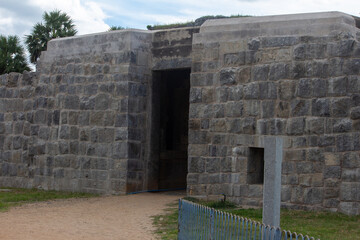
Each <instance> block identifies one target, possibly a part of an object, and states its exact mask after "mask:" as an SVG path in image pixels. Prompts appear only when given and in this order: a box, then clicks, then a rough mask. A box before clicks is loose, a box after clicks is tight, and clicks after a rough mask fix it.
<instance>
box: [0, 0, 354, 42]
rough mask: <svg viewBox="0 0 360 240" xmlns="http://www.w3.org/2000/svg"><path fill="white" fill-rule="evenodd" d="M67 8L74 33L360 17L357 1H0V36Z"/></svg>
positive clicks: (18, 32) (23, 30)
mask: <svg viewBox="0 0 360 240" xmlns="http://www.w3.org/2000/svg"><path fill="white" fill-rule="evenodd" d="M54 9H58V10H62V11H64V12H66V13H67V14H68V15H70V16H71V18H72V19H73V20H74V21H75V24H76V26H77V30H78V34H88V33H95V32H103V31H106V30H107V29H109V26H113V25H115V26H123V27H130V28H139V29H146V26H147V25H149V24H150V25H153V24H164V23H175V22H183V21H190V20H195V19H196V18H198V17H201V16H204V15H218V14H221V15H234V14H245V15H254V16H264V15H276V14H288V13H303V12H319V11H342V12H345V13H348V14H352V15H356V16H360V0H201V1H198V0H0V34H2V35H14V34H16V35H18V36H20V37H21V38H23V36H24V35H25V34H29V33H30V32H31V29H32V27H33V25H34V24H35V23H36V22H40V21H41V16H42V13H43V12H44V11H52V10H54Z"/></svg>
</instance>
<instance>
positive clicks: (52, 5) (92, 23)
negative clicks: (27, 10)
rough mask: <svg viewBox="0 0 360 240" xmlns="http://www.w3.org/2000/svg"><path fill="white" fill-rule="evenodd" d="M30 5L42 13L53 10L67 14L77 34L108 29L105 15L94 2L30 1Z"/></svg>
mask: <svg viewBox="0 0 360 240" xmlns="http://www.w3.org/2000/svg"><path fill="white" fill-rule="evenodd" d="M31 3H32V4H33V5H35V6H38V7H40V8H41V9H42V10H43V11H48V12H49V11H52V10H54V9H58V10H61V11H63V12H65V13H67V14H68V15H69V16H70V17H71V18H72V19H73V20H74V22H75V25H76V28H77V30H78V34H87V33H96V32H103V31H106V30H108V29H109V26H108V25H107V24H106V23H105V19H106V17H107V16H106V14H105V13H104V12H103V10H102V9H101V7H100V5H99V4H98V3H96V2H94V1H81V0H53V1H48V0H32V1H31Z"/></svg>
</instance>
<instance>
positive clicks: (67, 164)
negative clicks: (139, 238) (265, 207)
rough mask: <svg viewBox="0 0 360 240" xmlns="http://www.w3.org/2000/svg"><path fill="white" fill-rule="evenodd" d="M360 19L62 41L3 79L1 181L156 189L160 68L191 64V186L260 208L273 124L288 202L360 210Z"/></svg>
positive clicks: (240, 23) (264, 21) (257, 22)
mask: <svg viewBox="0 0 360 240" xmlns="http://www.w3.org/2000/svg"><path fill="white" fill-rule="evenodd" d="M358 22H359V21H358V20H357V19H355V18H353V17H351V16H349V15H346V14H342V13H320V14H301V15H286V16H273V17H254V18H244V19H225V20H210V21H207V22H206V23H205V24H204V25H202V26H201V27H200V28H185V29H171V30H162V31H141V30H124V31H115V32H109V33H101V34H94V35H85V36H79V37H73V38H65V39H57V40H53V41H51V42H49V45H48V50H47V51H46V52H44V53H43V54H42V56H41V61H40V63H39V65H38V67H37V72H36V73H26V72H25V73H24V74H14V73H11V74H7V75H3V76H1V77H0V157H1V158H0V185H1V186H8V187H28V188H30V187H39V188H44V189H57V190H67V191H87V192H97V193H122V194H123V193H128V192H133V191H141V190H150V189H153V188H156V183H154V179H156V176H157V174H158V167H157V164H158V159H157V157H156V149H155V147H154V146H155V145H154V144H153V142H154V141H156V138H153V137H152V135H153V134H154V132H156V131H157V129H156V127H155V126H157V125H156V124H155V123H154V121H155V119H156V116H154V109H155V106H154V102H153V101H152V99H153V98H154V95H156V93H155V92H154V91H153V89H154V86H153V84H154V77H156V75H157V72H158V71H164V70H174V69H190V68H191V75H190V98H189V102H190V107H189V132H188V143H189V145H188V175H187V191H188V194H189V195H192V196H196V197H201V198H208V199H210V198H216V197H218V196H219V195H221V194H226V195H227V196H228V198H229V199H230V200H232V201H235V202H237V203H239V204H242V205H247V206H261V204H262V179H261V174H262V173H261V161H262V160H261V158H262V148H263V136H266V135H276V136H281V137H282V138H283V139H284V143H285V149H284V154H283V155H284V161H283V164H282V206H283V207H288V208H295V209H328V210H331V211H341V212H345V213H347V214H360V43H359V41H360V33H359V29H358V28H357V27H356V26H357V25H359V23H358ZM155 182H156V181H155Z"/></svg>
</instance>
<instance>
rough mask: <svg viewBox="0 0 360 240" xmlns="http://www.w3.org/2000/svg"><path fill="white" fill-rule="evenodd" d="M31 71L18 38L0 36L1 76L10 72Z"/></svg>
mask: <svg viewBox="0 0 360 240" xmlns="http://www.w3.org/2000/svg"><path fill="white" fill-rule="evenodd" d="M25 70H26V71H30V68H29V66H28V64H27V62H26V59H25V54H24V48H23V47H22V46H21V44H20V39H19V37H18V36H8V37H5V36H3V35H0V75H1V74H5V73H10V72H20V73H22V72H23V71H25Z"/></svg>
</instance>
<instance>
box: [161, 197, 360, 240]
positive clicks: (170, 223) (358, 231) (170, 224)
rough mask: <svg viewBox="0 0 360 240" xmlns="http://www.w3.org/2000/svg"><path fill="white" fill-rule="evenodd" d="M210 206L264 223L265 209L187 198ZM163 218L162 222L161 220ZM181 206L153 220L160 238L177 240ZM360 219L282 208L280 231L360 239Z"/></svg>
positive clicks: (328, 238) (330, 239)
mask: <svg viewBox="0 0 360 240" xmlns="http://www.w3.org/2000/svg"><path fill="white" fill-rule="evenodd" d="M185 199H186V200H189V201H193V202H196V203H199V204H202V205H205V206H208V207H212V208H215V209H218V210H222V211H226V212H229V213H232V214H234V215H238V216H242V217H246V218H250V219H252V220H254V221H258V222H261V221H262V209H242V208H237V207H236V206H235V205H234V204H232V203H229V202H225V203H224V202H223V201H220V202H205V201H199V200H197V199H194V198H189V197H187V198H185ZM160 218H161V221H160V220H159V219H160ZM177 219H178V206H177V205H176V206H172V207H171V208H169V209H167V212H166V214H164V215H161V216H156V217H154V223H155V225H156V226H157V228H158V231H157V232H156V233H158V234H159V235H160V236H161V239H166V240H168V239H177ZM359 226H360V216H347V215H345V214H341V213H331V212H313V211H298V210H288V209H281V228H282V229H284V230H290V231H292V232H297V233H302V234H304V235H305V234H306V235H309V236H312V237H314V238H315V239H318V238H319V239H321V240H339V239H341V240H350V239H351V240H360V227H359Z"/></svg>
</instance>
